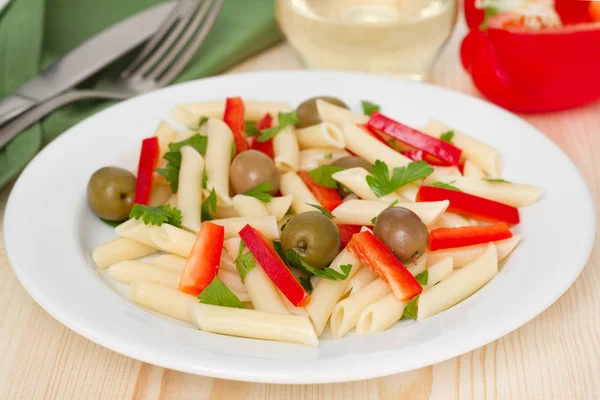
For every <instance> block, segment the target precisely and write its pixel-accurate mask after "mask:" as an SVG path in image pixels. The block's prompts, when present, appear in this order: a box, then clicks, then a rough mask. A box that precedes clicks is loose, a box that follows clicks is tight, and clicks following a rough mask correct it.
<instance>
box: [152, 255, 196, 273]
mask: <svg viewBox="0 0 600 400" xmlns="http://www.w3.org/2000/svg"><path fill="white" fill-rule="evenodd" d="M186 262H187V258H183V257H179V256H176V255H175V254H163V255H162V256H158V257H156V258H155V259H154V260H152V261H150V264H151V265H154V266H156V267H159V268H162V269H165V270H167V271H171V272H173V273H176V274H181V273H182V272H183V270H184V269H185V263H186Z"/></svg>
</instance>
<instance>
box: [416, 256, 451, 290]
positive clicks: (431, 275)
mask: <svg viewBox="0 0 600 400" xmlns="http://www.w3.org/2000/svg"><path fill="white" fill-rule="evenodd" d="M453 269H454V260H453V259H452V257H444V258H442V259H441V260H440V261H438V262H436V263H435V264H433V265H432V266H431V267H429V268H427V284H426V285H425V286H423V289H424V290H425V289H430V288H432V287H433V286H435V285H436V284H437V283H438V282H440V281H442V280H444V279H446V278H447V277H449V276H450V274H452V271H453Z"/></svg>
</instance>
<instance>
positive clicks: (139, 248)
mask: <svg viewBox="0 0 600 400" xmlns="http://www.w3.org/2000/svg"><path fill="white" fill-rule="evenodd" d="M154 253H156V248H155V247H153V246H147V245H145V244H142V243H139V242H137V241H135V240H131V239H128V238H124V237H120V238H118V239H115V240H111V241H110V242H106V243H103V244H101V245H100V246H98V247H96V248H95V249H94V252H93V253H92V259H93V260H94V263H96V266H97V267H98V268H106V267H109V266H111V265H113V264H116V263H118V262H119V261H125V260H134V259H136V258H141V257H146V256H149V255H150V254H154Z"/></svg>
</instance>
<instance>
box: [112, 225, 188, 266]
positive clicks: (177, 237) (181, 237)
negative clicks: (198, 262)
mask: <svg viewBox="0 0 600 400" xmlns="http://www.w3.org/2000/svg"><path fill="white" fill-rule="evenodd" d="M115 233H116V234H117V235H119V236H121V237H126V238H129V239H132V240H135V241H137V242H139V243H143V244H145V245H147V246H151V247H154V248H155V249H157V250H162V251H164V252H166V253H173V254H177V255H179V256H181V257H185V258H187V257H189V255H190V252H191V251H192V247H193V246H194V243H195V242H196V235H194V234H193V233H190V232H187V231H184V230H183V229H179V228H177V227H174V226H173V225H169V224H162V225H161V226H156V225H145V224H144V223H143V222H142V221H139V220H136V219H133V218H132V219H130V220H128V221H125V222H123V223H122V224H121V225H119V226H117V227H116V228H115Z"/></svg>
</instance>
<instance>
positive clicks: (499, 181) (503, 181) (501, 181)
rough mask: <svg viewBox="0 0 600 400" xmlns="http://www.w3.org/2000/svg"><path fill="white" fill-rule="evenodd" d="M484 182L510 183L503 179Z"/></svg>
mask: <svg viewBox="0 0 600 400" xmlns="http://www.w3.org/2000/svg"><path fill="white" fill-rule="evenodd" d="M484 181H487V182H490V183H512V182H510V181H507V180H505V179H484Z"/></svg>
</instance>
